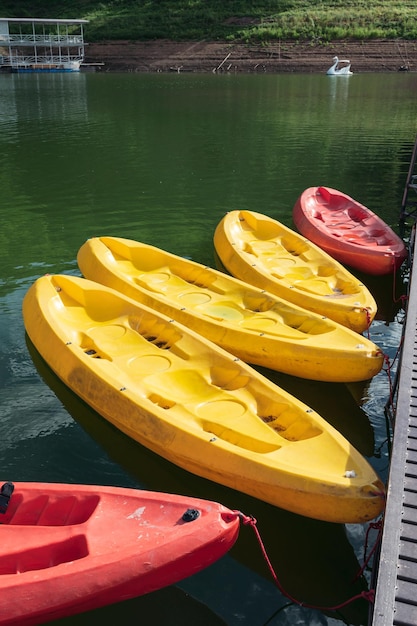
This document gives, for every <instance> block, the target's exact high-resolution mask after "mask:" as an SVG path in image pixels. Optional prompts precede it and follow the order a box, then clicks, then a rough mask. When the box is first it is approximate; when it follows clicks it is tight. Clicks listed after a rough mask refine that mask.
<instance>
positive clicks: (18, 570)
mask: <svg viewBox="0 0 417 626" xmlns="http://www.w3.org/2000/svg"><path fill="white" fill-rule="evenodd" d="M15 549H16V552H14V553H11V554H2V557H1V560H0V575H7V574H23V573H24V572H31V571H37V570H44V569H49V568H51V567H56V566H57V565H61V564H62V563H69V562H72V561H77V560H79V559H83V558H85V557H87V556H88V554H89V550H88V545H87V540H86V537H85V536H84V535H77V536H74V537H69V538H68V539H64V540H62V541H55V542H53V541H51V539H48V540H47V543H46V545H43V546H39V547H37V548H28V549H26V550H25V549H24V548H23V549H22V546H21V545H20V544H19V542H18V541H17V545H16V548H15Z"/></svg>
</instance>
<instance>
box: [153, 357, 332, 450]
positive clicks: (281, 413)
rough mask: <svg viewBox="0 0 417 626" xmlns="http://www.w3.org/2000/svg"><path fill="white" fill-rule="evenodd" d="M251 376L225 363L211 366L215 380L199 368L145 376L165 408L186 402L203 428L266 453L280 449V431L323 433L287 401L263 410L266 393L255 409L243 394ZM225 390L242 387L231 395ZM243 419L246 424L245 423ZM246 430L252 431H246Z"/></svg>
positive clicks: (304, 435)
mask: <svg viewBox="0 0 417 626" xmlns="http://www.w3.org/2000/svg"><path fill="white" fill-rule="evenodd" d="M248 382H249V378H248V377H247V376H245V375H242V374H241V373H240V371H239V369H238V368H236V370H234V369H232V368H227V367H226V368H224V367H222V366H214V367H213V368H212V369H211V381H208V380H206V378H205V377H204V376H202V375H201V374H200V373H199V372H196V371H195V370H174V371H172V372H163V373H161V374H158V375H154V376H149V377H147V378H146V379H145V380H144V384H145V385H146V388H147V390H148V394H149V395H148V398H149V399H150V400H151V401H153V402H155V403H156V404H158V405H159V406H162V407H163V408H167V409H171V408H173V407H174V406H175V405H177V404H179V405H182V406H183V407H185V409H189V410H190V413H191V414H193V413H194V414H196V415H198V416H199V417H200V419H201V426H202V428H203V430H205V431H207V432H211V433H213V434H214V435H216V436H217V437H219V438H221V439H224V440H226V441H229V442H230V443H233V444H234V445H237V446H240V447H243V448H246V449H251V450H254V451H257V452H262V453H264V452H270V451H272V450H276V449H279V448H280V447H282V445H283V443H284V442H280V441H279V440H277V438H276V434H278V435H279V437H280V438H282V439H283V440H287V441H301V440H304V439H309V438H311V437H316V436H317V435H319V434H321V430H320V429H319V428H317V427H315V426H314V425H313V424H312V423H311V421H310V420H309V419H308V418H304V417H303V416H301V415H300V414H299V413H297V414H296V415H295V414H294V412H293V411H291V410H289V408H288V405H287V404H285V403H282V404H280V405H279V406H278V405H276V406H274V407H271V406H268V408H267V409H266V410H265V409H261V406H262V404H263V400H262V398H258V402H259V407H257V410H258V413H255V412H254V411H253V408H252V407H251V406H248V405H247V403H246V397H245V394H242V393H240V392H241V390H244V388H245V387H246V385H247V384H248ZM227 391H235V392H238V393H237V394H233V395H232V394H230V393H226V392H227ZM266 413H267V414H266ZM185 420H186V417H184V421H185ZM245 422H246V423H247V424H248V428H247V429H246V428H242V424H244V423H245ZM265 426H267V427H268V428H265ZM244 431H247V432H249V433H250V434H249V435H243V434H242V432H244Z"/></svg>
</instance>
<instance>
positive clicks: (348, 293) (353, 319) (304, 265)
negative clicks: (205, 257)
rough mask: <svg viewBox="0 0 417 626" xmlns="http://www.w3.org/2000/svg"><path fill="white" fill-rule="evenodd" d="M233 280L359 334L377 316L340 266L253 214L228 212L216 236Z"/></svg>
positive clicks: (367, 297)
mask: <svg viewBox="0 0 417 626" xmlns="http://www.w3.org/2000/svg"><path fill="white" fill-rule="evenodd" d="M214 246H215V249H216V253H217V255H218V257H219V259H220V261H221V263H222V264H223V266H224V267H225V269H226V270H227V271H228V272H230V273H231V274H232V275H233V276H236V277H237V278H240V279H241V280H244V281H246V282H248V283H250V284H252V285H255V286H256V287H260V288H262V289H266V290H267V291H269V292H271V293H273V294H275V295H278V296H279V297H281V298H284V299H286V300H288V301H290V302H293V303H294V304H296V305H298V306H301V307H304V308H306V309H308V310H310V311H313V312H314V313H317V314H320V315H324V316H327V317H329V318H330V319H333V320H334V321H336V322H338V323H339V324H342V325H343V326H346V327H347V328H350V329H352V330H354V331H355V332H358V333H362V332H364V331H365V330H366V329H367V328H369V326H370V324H371V322H372V320H373V319H374V317H375V315H376V311H377V305H376V302H375V299H374V298H373V296H372V294H371V293H370V291H369V290H368V289H367V288H366V286H365V285H364V284H363V283H361V281H360V280H358V279H357V278H355V277H354V276H353V275H352V274H351V273H350V272H349V271H348V270H347V269H345V268H344V267H343V266H342V265H341V264H340V263H339V262H338V261H336V260H335V259H333V258H332V257H331V256H330V255H329V254H327V253H326V252H324V251H323V250H322V249H321V248H319V246H317V245H315V244H314V243H312V242H311V241H309V240H308V239H306V238H305V237H303V236H302V235H300V234H298V233H296V232H295V231H293V230H291V229H290V228H288V227H287V226H285V225H284V224H281V223H280V222H278V221H277V220H274V219H272V218H271V217H268V216H266V215H263V214H261V213H256V212H254V211H246V210H245V211H230V212H229V213H227V214H226V215H225V216H224V217H223V219H222V220H221V221H220V222H219V224H218V225H217V228H216V230H215V234H214Z"/></svg>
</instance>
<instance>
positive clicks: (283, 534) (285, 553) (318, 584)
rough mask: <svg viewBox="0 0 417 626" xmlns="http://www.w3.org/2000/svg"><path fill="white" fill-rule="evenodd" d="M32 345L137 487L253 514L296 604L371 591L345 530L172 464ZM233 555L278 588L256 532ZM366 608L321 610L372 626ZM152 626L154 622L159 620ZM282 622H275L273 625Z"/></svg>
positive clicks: (76, 413) (54, 385) (84, 423)
mask: <svg viewBox="0 0 417 626" xmlns="http://www.w3.org/2000/svg"><path fill="white" fill-rule="evenodd" d="M26 344H27V347H28V350H29V353H30V356H31V358H32V360H33V363H34V365H35V367H36V369H37V371H38V373H39V375H40V376H41V378H42V379H43V381H44V382H45V383H46V384H47V385H48V386H49V388H50V389H51V390H52V391H53V392H54V394H55V395H56V396H57V398H58V399H59V400H60V402H61V403H62V404H63V405H64V407H65V409H66V410H67V411H68V413H69V414H70V415H71V416H72V417H73V419H74V421H75V422H76V423H77V424H79V425H80V426H81V428H82V429H83V430H84V431H85V432H86V433H87V434H88V435H89V436H90V437H91V438H92V439H93V440H94V441H95V442H96V443H98V444H99V445H100V446H101V447H102V448H103V449H104V451H105V452H106V453H107V454H108V455H109V457H110V459H111V460H112V461H114V462H116V463H117V464H119V465H120V466H121V467H122V468H124V470H125V471H126V472H128V473H129V475H130V476H132V477H133V478H134V479H135V480H136V481H138V483H139V486H141V487H142V488H144V489H150V490H157V491H164V492H169V493H181V494H185V495H190V496H198V497H202V498H205V499H208V500H214V501H216V502H221V503H222V504H224V505H225V506H227V507H229V508H231V509H233V510H239V511H242V513H244V514H245V515H251V516H253V517H254V518H255V519H256V520H257V528H258V531H259V533H260V536H261V539H262V542H263V544H264V546H265V550H266V552H267V554H268V557H269V559H270V562H271V564H272V566H273V568H274V571H275V573H276V575H277V578H278V580H279V582H280V584H281V585H282V588H283V589H284V590H285V592H286V594H288V595H289V596H291V597H293V598H295V599H296V600H297V601H298V602H303V603H307V604H311V605H314V606H315V607H334V606H336V605H339V604H341V603H344V602H346V601H347V600H349V599H350V598H352V597H354V596H356V595H357V594H360V593H361V592H363V591H365V590H367V582H366V580H365V578H364V576H357V575H358V572H359V570H360V565H359V563H358V560H357V558H356V556H355V553H354V550H353V547H352V545H351V544H350V542H349V540H348V538H347V535H346V529H345V526H344V525H342V524H333V523H329V522H322V521H319V520H314V519H310V518H307V517H302V516H299V515H296V514H293V513H290V512H288V511H285V510H282V509H279V508H277V507H274V506H272V505H269V504H267V503H265V502H262V501H259V500H257V499H255V498H252V497H250V496H246V495H245V494H242V493H239V492H237V491H234V490H232V489H229V488H227V487H223V486H222V485H218V484H216V483H213V482H211V481H208V480H205V479H203V478H200V477H198V476H195V475H193V474H190V473H189V472H187V471H185V470H183V469H181V468H179V467H177V466H175V465H173V464H172V463H170V462H168V461H166V460H165V459H163V458H162V457H160V456H158V455H156V454H154V453H153V452H151V451H149V450H148V449H146V448H144V447H143V446H141V445H140V444H139V443H137V442H136V441H134V440H132V439H130V438H129V437H127V436H126V435H124V434H123V433H122V432H120V431H119V430H117V429H116V428H115V427H114V426H113V425H112V424H110V423H109V422H107V421H106V420H105V419H103V418H102V417H101V416H100V415H99V414H98V413H96V412H95V411H94V410H93V409H92V408H90V407H89V406H88V405H87V404H86V403H85V402H84V401H83V400H81V399H80V398H79V397H78V396H77V395H76V394H74V393H73V392H72V391H71V390H70V389H69V388H68V387H67V386H66V385H65V384H64V383H63V382H62V381H61V380H60V379H59V378H58V377H57V376H56V375H55V374H54V372H53V371H52V370H51V369H50V368H49V366H48V365H47V364H46V363H45V361H44V360H43V358H42V357H41V356H40V354H39V353H38V352H37V350H36V348H35V347H34V346H33V344H32V343H31V341H30V339H29V338H28V337H27V336H26ZM230 556H231V557H232V558H233V559H234V560H235V561H236V562H237V564H235V566H234V567H235V568H236V576H239V565H238V563H240V564H241V565H243V566H244V567H246V568H249V569H250V570H252V571H254V572H256V573H257V574H258V575H260V576H261V577H263V578H265V579H266V580H267V581H269V582H270V583H271V582H273V579H272V575H271V573H270V571H269V569H268V566H267V564H266V561H265V558H264V556H263V554H262V551H261V548H260V546H259V544H258V541H257V538H256V536H255V533H254V532H253V528H251V527H250V526H247V525H242V526H241V530H240V534H239V538H238V540H237V542H236V544H235V546H234V547H233V548H232V550H231V551H230ZM165 593H168V592H165ZM172 593H173V592H172ZM163 595H164V594H163V593H162V592H161V593H160V594H159V592H158V593H155V594H154V597H155V601H156V603H158V598H159V597H163ZM151 600H152V598H148V599H145V600H143V604H144V605H145V604H148V603H150V602H151ZM183 601H184V602H185V599H183ZM136 602H137V603H138V610H139V609H140V606H141V603H142V599H141V598H138V599H136ZM180 602H181V598H180ZM276 603H277V608H278V609H279V608H283V607H284V608H285V607H286V606H287V605H288V603H289V600H288V598H286V597H285V596H282V595H281V594H280V593H279V592H278V591H277V601H276ZM124 604H127V603H123V605H124ZM367 610H368V604H367V602H366V601H365V600H363V599H359V600H355V601H354V602H352V603H351V604H348V605H347V606H346V607H344V608H343V609H342V610H341V611H340V612H339V611H338V612H336V613H335V612H333V611H330V612H329V611H326V610H322V612H323V613H324V614H329V615H332V616H333V617H334V618H337V619H342V620H343V621H345V622H346V623H349V624H353V625H356V624H357V625H362V624H366V621H367ZM106 614H107V613H106ZM184 614H185V613H184ZM74 623H75V622H74ZM76 623H77V624H78V623H80V624H81V623H84V622H82V621H80V622H78V621H77V622H76ZM153 623H156V622H155V621H154V620H153ZM161 623H167V624H169V623H170V622H161ZM201 623H205V622H203V621H201ZM210 623H213V624H214V623H215V624H217V623H218V622H210ZM219 623H220V622H219ZM278 623H279V622H277V621H271V625H273V624H278Z"/></svg>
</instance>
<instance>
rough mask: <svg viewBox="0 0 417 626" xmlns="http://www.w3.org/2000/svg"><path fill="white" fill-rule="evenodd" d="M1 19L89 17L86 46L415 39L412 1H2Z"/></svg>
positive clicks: (416, 7)
mask: <svg viewBox="0 0 417 626" xmlns="http://www.w3.org/2000/svg"><path fill="white" fill-rule="evenodd" d="M0 17H40V18H46V17H48V18H83V19H87V20H90V23H89V24H88V25H87V27H86V29H85V35H86V39H87V40H88V41H102V40H108V39H128V40H152V39H170V40H173V41H201V40H226V41H230V42H238V41H239V42H247V43H250V42H268V41H277V40H280V39H287V40H296V41H312V42H314V43H320V42H323V43H325V42H328V41H334V40H337V39H358V40H369V39H397V38H398V39H409V40H410V39H417V5H416V2H415V0H409V1H408V2H398V1H397V0H263V1H262V0H252V1H251V0H247V1H245V0H210V1H209V0H153V1H148V2H146V1H145V0H139V1H138V0H102V1H101V2H92V1H91V0H54V1H53V2H51V0H19V2H16V1H15V0H2V1H1V2H0Z"/></svg>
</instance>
